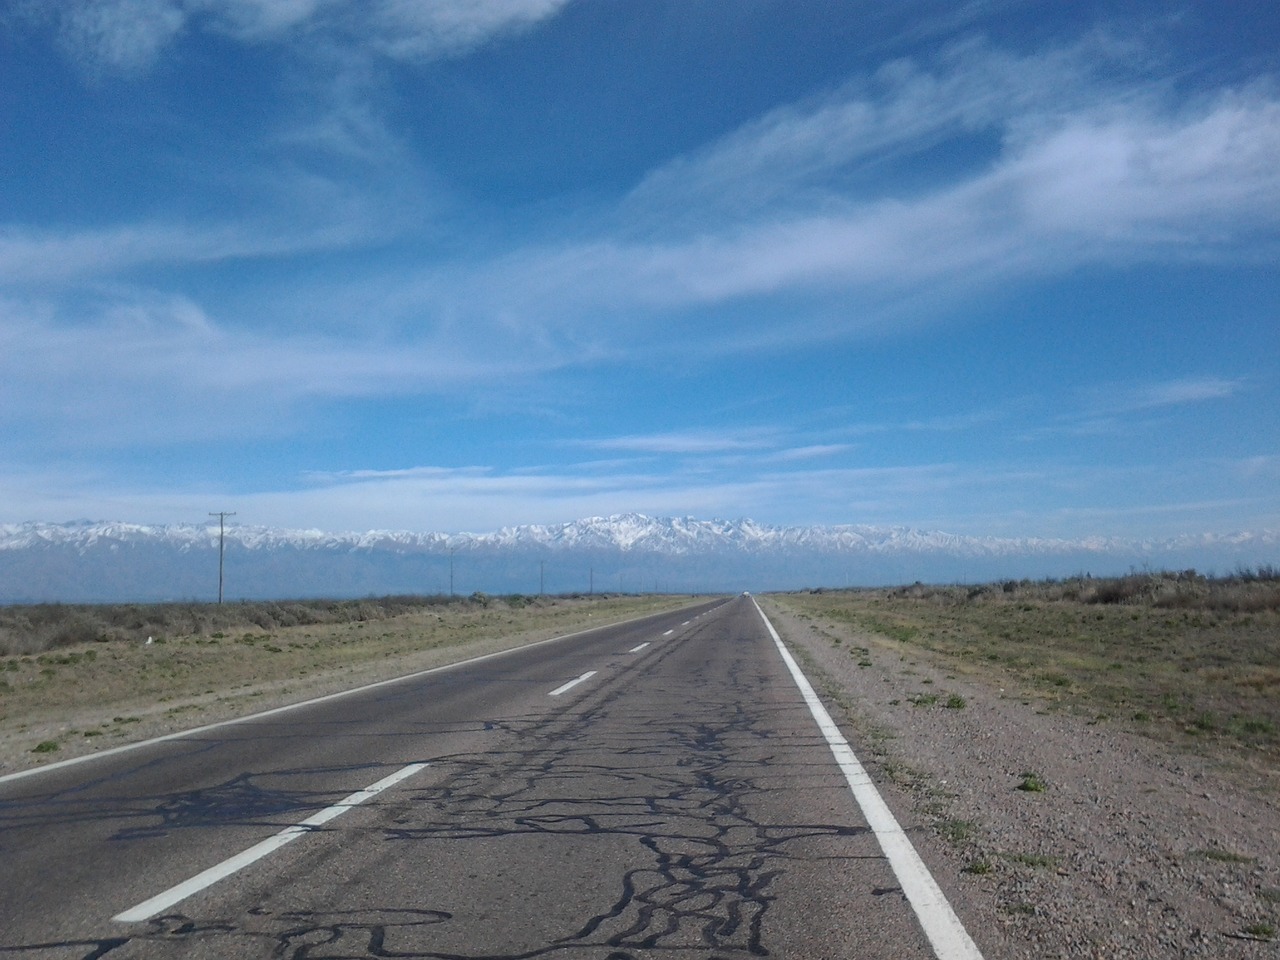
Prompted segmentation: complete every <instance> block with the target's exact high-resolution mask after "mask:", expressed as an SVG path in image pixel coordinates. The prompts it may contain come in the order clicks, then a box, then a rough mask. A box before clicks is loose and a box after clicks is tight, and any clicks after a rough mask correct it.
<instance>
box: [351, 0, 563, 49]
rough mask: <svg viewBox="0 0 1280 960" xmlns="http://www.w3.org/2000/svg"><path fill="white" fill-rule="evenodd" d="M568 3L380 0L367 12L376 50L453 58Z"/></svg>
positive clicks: (545, 0)
mask: <svg viewBox="0 0 1280 960" xmlns="http://www.w3.org/2000/svg"><path fill="white" fill-rule="evenodd" d="M568 2H569V0H433V2H430V3H422V2H420V0H380V2H378V3H376V5H375V6H374V7H373V10H372V11H371V13H372V17H371V20H372V22H373V23H374V24H375V25H376V27H377V28H378V31H379V33H378V36H377V39H376V41H375V42H376V45H377V47H378V49H380V50H381V51H383V52H384V53H386V54H388V55H389V56H391V57H394V58H396V59H406V60H412V59H420V58H432V57H438V56H447V55H451V54H456V53H459V52H462V51H465V50H469V49H471V48H474V47H477V46H479V45H480V44H482V43H484V42H486V41H488V40H489V39H491V38H493V37H496V36H501V35H504V34H510V33H516V32H519V31H521V30H526V29H529V28H530V27H532V26H534V25H535V24H537V23H539V22H540V21H542V20H546V19H549V18H550V17H553V16H555V15H556V14H557V13H559V12H560V11H561V10H562V9H563V8H564V7H565V6H566V5H567V4H568Z"/></svg>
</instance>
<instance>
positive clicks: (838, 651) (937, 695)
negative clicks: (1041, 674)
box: [764, 596, 1280, 960]
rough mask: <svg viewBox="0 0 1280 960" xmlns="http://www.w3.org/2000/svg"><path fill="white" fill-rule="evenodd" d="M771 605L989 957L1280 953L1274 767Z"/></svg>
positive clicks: (783, 601)
mask: <svg viewBox="0 0 1280 960" xmlns="http://www.w3.org/2000/svg"><path fill="white" fill-rule="evenodd" d="M764 606H765V609H766V611H767V612H768V614H769V615H770V617H771V619H773V622H774V625H775V627H776V628H777V629H778V631H779V633H780V634H781V635H782V637H783V639H784V640H785V641H786V642H787V643H788V645H789V646H791V647H792V649H793V650H796V651H797V654H798V659H800V661H801V663H802V665H803V666H804V668H805V670H806V672H808V673H809V675H810V678H811V680H812V681H813V683H814V686H815V687H816V688H817V689H819V691H820V692H821V693H823V694H824V696H825V697H827V698H828V699H829V701H831V702H832V704H833V705H834V706H835V707H836V710H835V711H834V712H833V713H834V715H835V717H836V719H837V722H840V723H841V725H842V726H843V727H844V728H845V729H846V732H847V733H848V734H849V736H850V741H851V743H852V745H853V747H854V750H855V752H856V753H858V755H859V758H860V759H861V760H862V761H863V763H864V764H865V765H866V766H867V767H868V769H869V771H870V772H871V773H872V776H873V777H874V779H875V780H876V783H877V785H878V786H879V787H880V789H881V791H882V792H883V793H884V794H885V798H886V800H887V801H888V802H889V804H890V806H891V807H892V808H893V809H894V810H895V812H896V813H897V815H898V816H899V821H900V822H901V823H902V825H903V827H904V829H906V830H907V831H908V833H909V835H911V836H912V838H913V841H914V842H915V843H916V844H917V846H918V848H919V849H920V852H921V855H922V856H923V857H924V858H925V860H926V862H927V863H929V865H930V868H931V869H932V870H933V871H934V874H935V877H936V878H937V879H938V882H939V884H940V885H941V886H942V887H943V889H944V891H946V893H947V894H948V896H949V897H951V898H952V899H953V902H954V903H955V904H956V906H957V911H958V912H959V913H960V915H961V917H962V919H964V921H965V922H966V926H967V927H968V928H969V930H970V934H971V935H972V936H973V937H974V939H975V941H976V942H977V943H978V945H979V946H980V948H981V949H982V950H983V953H984V955H985V956H986V957H987V960H999V958H1012V957H1036V958H1059V957H1062V958H1066V957H1072V958H1076V957H1080V958H1086V957H1087V958H1099V960H1102V958H1107V960H1114V958H1151V960H1155V958H1169V957H1215V958H1235V957H1275V956H1278V955H1280V944H1278V943H1277V941H1276V940H1274V939H1273V938H1274V937H1275V936H1276V935H1277V931H1278V930H1280V842H1278V841H1280V803H1278V799H1280V796H1278V793H1277V788H1278V787H1280V784H1278V783H1277V778H1276V776H1275V774H1274V773H1273V772H1268V771H1267V770H1265V769H1251V768H1250V766H1249V765H1248V764H1247V763H1244V762H1242V761H1241V759H1240V757H1239V756H1238V755H1236V754H1230V753H1228V754H1223V755H1218V756H1213V755H1209V754H1208V753H1207V752H1201V753H1200V754H1197V753H1195V752H1192V751H1190V750H1188V749H1186V748H1185V747H1179V746H1178V745H1175V744H1172V743H1168V742H1163V741H1161V740H1157V739H1153V738H1151V737H1148V736H1143V735H1141V734H1138V733H1134V732H1131V731H1128V730H1125V729H1121V728H1119V727H1118V726H1117V725H1111V724H1107V723H1105V722H1098V721H1097V720H1096V719H1091V718H1090V717H1088V716H1087V715H1084V714H1080V713H1077V712H1070V711H1068V712H1059V711H1057V710H1054V709H1050V707H1051V706H1052V704H1051V703H1050V702H1049V701H1047V700H1037V699H1036V698H1034V696H1033V697H1030V698H1029V697H1028V695H1027V694H1026V691H1025V690H1021V689H1019V690H1017V691H1015V690H1012V689H1008V688H1002V687H1001V686H1000V682H999V680H998V679H992V680H985V679H983V678H982V677H980V676H977V675H975V674H974V672H972V671H963V672H962V671H961V670H959V669H957V664H956V662H955V661H954V660H948V659H947V658H946V657H944V656H941V655H933V654H930V653H929V652H928V651H925V650H921V649H918V648H913V647H909V646H907V645H904V644H900V643H896V642H893V641H892V640H891V639H890V638H887V637H885V636H883V635H879V634H876V633H872V632H868V631H865V630H860V629H859V628H858V627H857V626H855V625H853V624H851V623H848V622H839V621H837V620H828V619H824V618H822V617H821V616H815V615H813V614H812V613H811V612H810V611H809V609H808V608H807V607H805V606H803V605H802V604H799V603H797V602H796V601H795V600H793V599H789V598H788V597H786V596H779V597H776V598H765V600H764Z"/></svg>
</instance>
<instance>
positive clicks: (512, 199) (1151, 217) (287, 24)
mask: <svg viewBox="0 0 1280 960" xmlns="http://www.w3.org/2000/svg"><path fill="white" fill-rule="evenodd" d="M0 120H2V122H3V126H2V128H0V129H2V130H3V136H2V137H0V170H3V171H4V175H3V177H2V178H0V521H2V522H21V521H25V520H69V519H74V518H93V519H119V520H129V521H137V522H156V523H159V522H184V521H191V522H198V521H203V520H204V519H205V518H206V515H207V513H208V511H211V510H234V511H236V513H237V517H236V519H237V520H238V521H241V522H245V523H252V524H265V525H279V526H291V527H308V528H312V527H315V528H322V529H330V530H351V529H356V530H359V529H371V528H391V529H413V530H441V531H463V530H469V531H485V530H491V529H496V528H498V527H501V526H504V525H513V524H521V523H550V522H557V521H563V520H569V519H574V518H577V517H584V516H591V515H600V514H609V513H615V512H623V511H630V510H636V511H641V512H647V513H650V514H654V515H695V516H700V517H741V516H748V517H752V518H754V519H756V520H758V521H761V522H766V523H780V524H808V523H820V524H835V523H869V524H877V525H886V524H893V525H909V526H916V527H924V528H930V529H943V530H949V531H952V532H956V533H966V534H991V535H1002V536H1017V535H1034V536H1061V537H1078V536H1089V535H1099V534H1106V535H1119V536H1152V537H1160V536H1169V535H1174V534H1178V533H1184V532H1185V533H1204V532H1215V533H1226V532H1232V531H1239V530H1260V529H1276V528H1280V442H1278V441H1280V416H1277V410H1280V270H1277V266H1278V264H1280V8H1277V7H1276V6H1275V4H1274V3H1272V2H1257V3H1233V4H1231V5H1222V4H1216V3H1208V2H1192V3H1185V4H1176V3H1154V2H1152V3H1147V2H1142V0H1137V2H1128V3H1124V4H1054V5H1044V4H1030V3H1017V2H982V0H977V2H972V3H967V4H956V3H949V2H948V3H943V2H937V3H934V2H924V0H921V2H900V3H893V4H872V3H856V2H848V3H842V2H835V0H822V2H814V0H785V2H783V0H779V2H771V0H670V2H659V0H470V2H462V0H432V2H426V0H423V2H417V3H415V2H412V0H0Z"/></svg>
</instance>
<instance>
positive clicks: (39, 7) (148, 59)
mask: <svg viewBox="0 0 1280 960" xmlns="http://www.w3.org/2000/svg"><path fill="white" fill-rule="evenodd" d="M566 3H568V0H431V2H429V3H422V2H417V0H60V2H58V3H40V2H25V3H20V4H19V5H18V10H19V12H22V13H24V14H26V16H27V17H28V18H29V19H30V20H33V21H35V22H37V23H44V24H48V25H50V26H51V27H52V29H54V31H55V32H56V34H57V37H58V42H59V45H60V46H61V47H62V49H63V51H64V52H65V53H66V54H67V55H68V56H69V57H70V58H71V59H72V60H74V61H76V62H77V63H79V64H80V65H81V66H83V67H84V68H85V69H87V70H88V71H90V72H91V73H98V72H110V73H118V74H123V75H126V76H137V75H140V74H143V73H145V72H146V71H148V70H149V69H150V68H151V67H153V66H154V65H155V63H156V62H157V61H158V60H159V59H160V58H161V57H163V56H164V55H165V54H166V53H167V52H168V51H169V49H170V48H172V47H173V46H174V45H175V44H176V43H177V42H178V41H179V40H180V38H181V37H182V35H183V34H184V33H188V32H199V31H209V32H212V33H215V34H223V35H231V36H233V37H235V38H237V39H238V40H240V41H242V42H250V43H289V44H292V45H295V46H305V45H308V44H316V43H318V44H320V45H335V44H336V45H339V46H346V47H348V48H351V49H357V50H364V51H367V52H369V53H372V54H375V55H378V56H382V57H387V58H390V59H394V60H410V61H413V60H431V59H436V58H439V57H447V56H456V55H458V54H461V53H464V52H466V51H468V50H471V49H474V48H475V47H478V46H481V45H482V44H484V43H486V42H488V41H490V40H492V39H493V38H495V37H498V36H502V35H508V34H512V33H518V32H519V31H521V30H526V29H529V28H531V27H533V26H534V25H536V24H537V23H538V22H540V21H542V20H545V19H547V18H549V17H553V16H555V15H556V14H557V13H558V12H559V11H560V10H561V9H562V8H563V7H564V6H565V5H566Z"/></svg>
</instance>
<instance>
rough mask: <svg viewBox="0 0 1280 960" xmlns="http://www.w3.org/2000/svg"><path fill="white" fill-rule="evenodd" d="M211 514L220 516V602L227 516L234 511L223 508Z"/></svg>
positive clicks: (231, 514)
mask: <svg viewBox="0 0 1280 960" xmlns="http://www.w3.org/2000/svg"><path fill="white" fill-rule="evenodd" d="M209 516H211V517H217V518H218V603H222V552H223V544H224V543H225V541H226V523H227V517H234V516H235V512H234V511H227V510H223V511H220V512H218V513H213V512H210V513H209Z"/></svg>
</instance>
